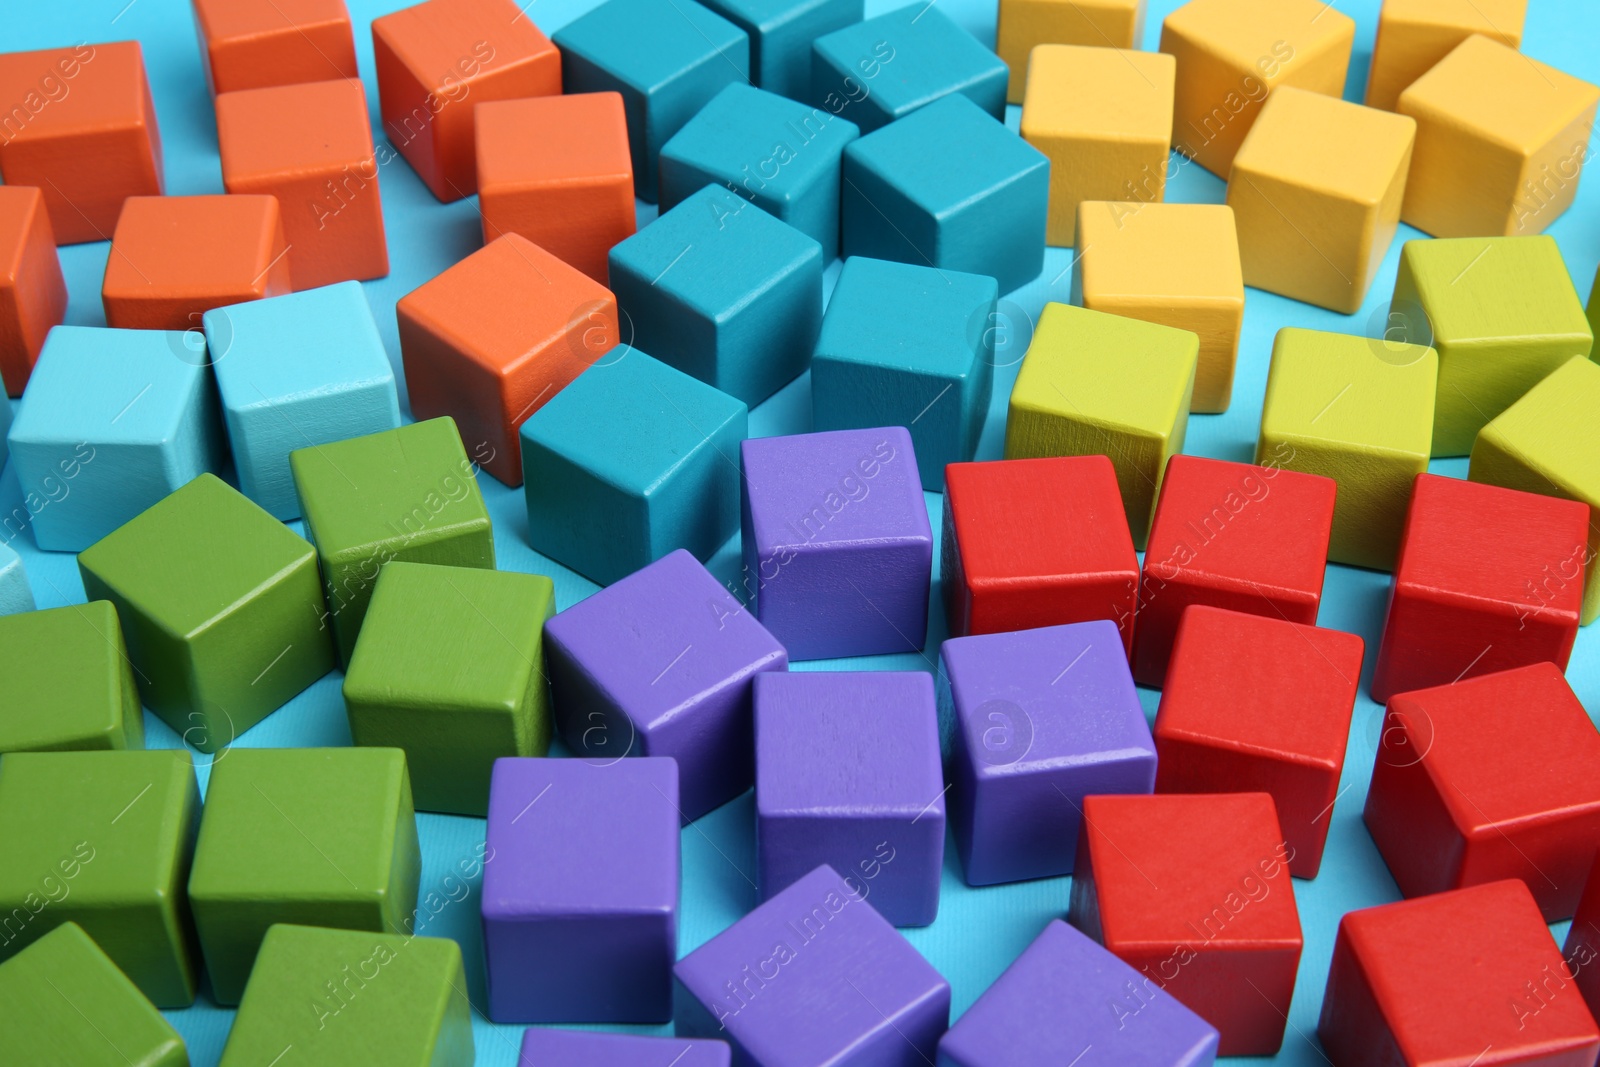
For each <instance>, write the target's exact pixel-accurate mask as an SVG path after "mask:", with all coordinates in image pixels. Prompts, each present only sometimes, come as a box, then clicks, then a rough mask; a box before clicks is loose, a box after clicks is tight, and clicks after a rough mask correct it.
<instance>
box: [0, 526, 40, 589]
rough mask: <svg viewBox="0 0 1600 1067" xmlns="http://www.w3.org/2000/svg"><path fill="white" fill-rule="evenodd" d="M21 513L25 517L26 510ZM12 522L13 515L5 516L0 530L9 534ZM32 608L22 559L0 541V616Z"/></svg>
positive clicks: (14, 550)
mask: <svg viewBox="0 0 1600 1067" xmlns="http://www.w3.org/2000/svg"><path fill="white" fill-rule="evenodd" d="M22 513H23V515H27V511H26V510H23V512H22ZM14 522H15V518H14V517H13V515H7V516H6V519H5V522H4V524H3V525H0V529H5V530H6V531H7V532H8V533H9V532H10V531H11V529H12V526H13V524H14ZM34 608H35V605H34V602H33V587H32V586H30V585H29V584H28V572H27V569H26V568H24V567H23V565H22V557H21V556H19V555H17V552H16V549H14V548H12V547H11V546H10V545H8V544H6V543H5V542H3V541H0V615H16V614H18V613H21V612H28V611H33V610H34Z"/></svg>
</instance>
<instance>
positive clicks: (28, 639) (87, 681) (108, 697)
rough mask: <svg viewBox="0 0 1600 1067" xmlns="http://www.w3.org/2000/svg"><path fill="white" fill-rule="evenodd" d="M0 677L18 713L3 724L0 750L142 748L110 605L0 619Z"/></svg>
mask: <svg viewBox="0 0 1600 1067" xmlns="http://www.w3.org/2000/svg"><path fill="white" fill-rule="evenodd" d="M0 674H4V676H5V677H6V678H7V680H8V684H9V685H10V687H11V692H12V695H13V699H15V700H16V702H17V703H16V709H20V710H13V711H11V712H10V713H9V714H8V717H7V719H6V721H5V722H4V724H3V726H0V753H4V752H48V751H60V750H67V749H124V748H143V747H144V721H143V720H144V712H143V711H142V710H141V709H140V707H139V698H138V693H137V691H136V690H135V688H134V680H133V668H132V666H131V664H130V663H129V660H128V658H127V648H126V645H125V644H124V642H123V637H122V630H121V627H120V626H119V625H118V624H117V613H116V609H115V606H114V605H112V604H109V603H107V602H105V601H96V602H94V603H91V604H83V605H72V606H70V607H64V608H54V609H49V610H45V611H33V610H28V611H26V612H24V613H21V614H18V615H11V616H0Z"/></svg>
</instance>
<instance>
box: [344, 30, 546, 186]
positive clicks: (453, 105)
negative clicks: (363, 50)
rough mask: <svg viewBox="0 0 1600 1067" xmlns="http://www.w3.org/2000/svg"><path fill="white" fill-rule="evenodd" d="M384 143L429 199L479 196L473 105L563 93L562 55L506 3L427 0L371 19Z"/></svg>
mask: <svg viewBox="0 0 1600 1067" xmlns="http://www.w3.org/2000/svg"><path fill="white" fill-rule="evenodd" d="M372 52H373V56H374V58H375V59H376V60H377V66H378V101H379V104H380V107H381V110H382V111H383V125H384V129H385V132H386V133H387V134H388V137H389V141H390V143H391V144H393V145H394V146H395V148H396V149H398V150H399V152H400V154H401V155H402V156H404V157H405V159H406V162H407V163H410V164H411V167H412V169H413V170H415V171H416V172H417V175H418V176H419V177H420V178H421V179H422V180H423V182H424V183H425V184H426V185H427V186H428V188H429V189H431V190H432V191H433V195H434V196H436V197H438V198H439V199H440V200H441V201H444V202H445V203H449V202H450V201H452V200H460V199H461V198H462V197H466V196H471V195H472V194H473V193H475V192H477V191H478V167H477V160H476V157H475V154H474V147H473V137H472V133H473V115H472V113H473V109H474V108H475V107H476V106H477V105H478V104H484V103H488V102H489V101H491V100H515V99H517V98H519V97H524V96H555V95H557V94H559V93H560V92H561V53H560V52H558V51H556V46H555V45H554V44H551V43H550V39H549V38H548V37H546V36H545V35H544V34H543V33H540V32H539V27H537V26H535V25H534V24H533V20H532V19H530V18H528V16H527V15H526V14H524V13H523V12H522V11H521V10H520V9H519V8H518V7H517V5H516V4H515V3H513V2H512V0H426V2H425V3H421V4H417V5H416V6H415V7H408V8H405V9H403V10H401V11H396V12H394V13H393V14H389V15H384V16H383V17H382V18H377V19H373V20H372Z"/></svg>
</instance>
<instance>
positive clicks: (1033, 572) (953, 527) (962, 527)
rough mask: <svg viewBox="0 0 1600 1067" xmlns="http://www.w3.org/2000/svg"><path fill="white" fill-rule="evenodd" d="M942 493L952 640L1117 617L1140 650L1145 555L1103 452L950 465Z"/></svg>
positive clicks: (944, 581) (944, 583)
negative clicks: (1137, 615) (1136, 545)
mask: <svg viewBox="0 0 1600 1067" xmlns="http://www.w3.org/2000/svg"><path fill="white" fill-rule="evenodd" d="M946 477H947V479H948V485H947V486H946V488H945V494H944V529H943V547H942V549H941V550H940V553H939V559H940V561H941V566H942V567H943V573H942V574H941V576H940V585H941V587H942V589H943V592H944V614H945V622H946V623H947V624H948V626H949V630H950V636H952V637H965V636H967V635H968V634H989V633H1003V632H1005V631H1009V630H1028V629H1032V628H1033V627H1036V626H1056V625H1059V624H1063V623H1073V622H1091V621H1093V620H1095V619H1111V620H1113V621H1114V622H1115V623H1116V626H1117V630H1118V633H1119V635H1120V638H1121V641H1122V644H1123V648H1124V651H1125V652H1127V651H1129V650H1131V649H1132V647H1133V626H1134V609H1135V608H1136V607H1137V602H1138V596H1137V594H1138V589H1139V559H1138V557H1137V556H1135V555H1134V552H1133V538H1132V537H1131V536H1130V535H1129V533H1128V519H1127V514H1126V512H1124V511H1123V510H1122V496H1121V494H1120V493H1118V491H1117V472H1116V468H1114V467H1113V466H1112V465H1111V460H1109V459H1107V458H1106V457H1105V456H1060V457H1052V458H1046V459H1007V460H998V461H991V462H986V463H954V464H951V465H950V467H949V469H948V471H947V474H946Z"/></svg>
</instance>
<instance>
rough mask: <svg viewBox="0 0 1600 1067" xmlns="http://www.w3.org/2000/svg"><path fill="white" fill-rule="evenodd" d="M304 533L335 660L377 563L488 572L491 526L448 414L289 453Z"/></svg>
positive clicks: (357, 618) (344, 655)
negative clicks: (317, 570) (313, 554)
mask: <svg viewBox="0 0 1600 1067" xmlns="http://www.w3.org/2000/svg"><path fill="white" fill-rule="evenodd" d="M289 467H290V470H291V471H293V473H294V484H295V491H296V492H297V493H298V494H299V497H300V512H301V514H302V515H304V516H305V525H306V536H307V538H309V539H310V541H311V543H312V544H313V545H315V546H316V550H317V559H318V562H319V563H320V564H321V569H322V581H323V589H324V593H325V595H326V597H327V607H326V609H324V610H323V612H322V614H321V615H320V617H319V619H318V625H319V627H320V628H321V629H324V630H326V629H329V628H331V629H332V630H333V637H334V643H335V645H336V646H337V648H338V651H339V660H340V662H341V663H345V664H348V663H349V662H350V655H351V653H352V652H353V651H354V650H355V644H356V635H357V634H358V633H359V632H360V631H361V620H362V619H363V618H365V617H366V614H367V604H368V602H369V601H370V600H371V599H372V587H373V585H374V584H375V583H376V582H377V580H378V572H379V569H380V568H382V567H383V565H384V564H385V563H390V562H392V561H394V560H407V561H409V562H412V563H437V564H440V565H443V566H447V567H481V568H483V569H485V570H493V569H494V532H493V530H492V529H491V528H490V524H489V510H488V509H487V508H486V507H485V506H484V503H483V496H482V494H481V493H479V492H478V481H477V470H478V465H477V461H476V458H474V459H468V458H467V453H466V450H465V449H464V448H462V446H461V437H460V435H458V434H457V433H456V427H455V423H453V422H452V421H451V420H449V419H447V418H444V419H429V420H428V421H426V422H416V423H409V424H407V425H405V426H402V427H400V428H399V429H396V430H384V431H383V432H381V433H374V434H368V435H367V436H365V437H353V438H350V439H349V440H346V441H337V442H334V443H331V444H326V445H320V446H318V447H316V448H303V449H299V450H297V451H294V452H291V453H289Z"/></svg>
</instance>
